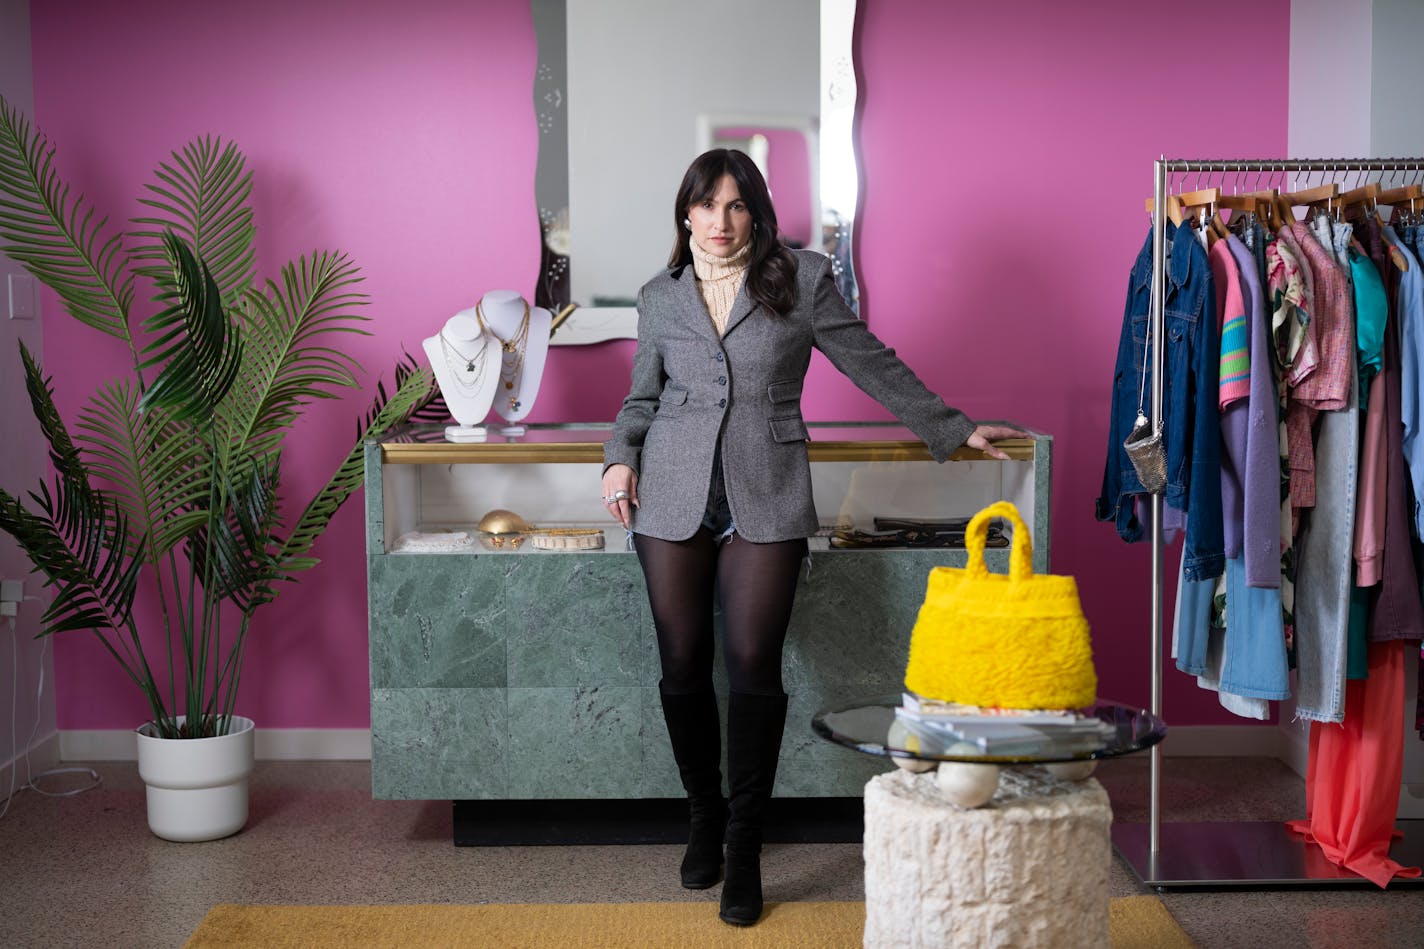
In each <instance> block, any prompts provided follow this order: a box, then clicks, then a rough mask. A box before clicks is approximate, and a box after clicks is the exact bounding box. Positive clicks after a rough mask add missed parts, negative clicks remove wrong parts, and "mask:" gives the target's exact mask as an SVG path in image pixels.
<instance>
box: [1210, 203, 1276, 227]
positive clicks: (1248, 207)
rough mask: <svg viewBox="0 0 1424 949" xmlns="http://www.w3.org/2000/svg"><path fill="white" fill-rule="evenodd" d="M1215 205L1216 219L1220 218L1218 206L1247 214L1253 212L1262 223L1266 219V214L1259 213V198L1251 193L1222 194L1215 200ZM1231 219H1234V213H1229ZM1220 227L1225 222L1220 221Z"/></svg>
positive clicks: (1224, 225)
mask: <svg viewBox="0 0 1424 949" xmlns="http://www.w3.org/2000/svg"><path fill="white" fill-rule="evenodd" d="M1216 206H1217V208H1218V211H1217V215H1216V218H1217V220H1218V221H1220V220H1221V212H1220V210H1219V209H1220V208H1230V209H1231V210H1233V211H1245V212H1246V213H1248V214H1254V215H1255V216H1256V218H1257V220H1259V221H1261V222H1262V223H1263V224H1265V223H1266V220H1267V219H1266V216H1265V215H1264V214H1262V213H1261V201H1260V199H1259V198H1257V197H1255V196H1253V195H1245V194H1224V195H1222V196H1221V197H1220V198H1219V199H1218V200H1217V202H1216ZM1231 220H1232V221H1235V220H1236V215H1234V214H1233V215H1231ZM1222 227H1224V228H1225V227H1226V224H1225V222H1222ZM1227 230H1228V231H1229V230H1230V228H1227Z"/></svg>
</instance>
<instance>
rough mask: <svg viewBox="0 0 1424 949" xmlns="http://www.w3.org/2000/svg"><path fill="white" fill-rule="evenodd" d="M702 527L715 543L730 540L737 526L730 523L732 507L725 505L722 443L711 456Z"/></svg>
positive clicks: (725, 488)
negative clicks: (710, 475)
mask: <svg viewBox="0 0 1424 949" xmlns="http://www.w3.org/2000/svg"><path fill="white" fill-rule="evenodd" d="M702 526H703V527H705V528H707V529H708V530H709V531H711V532H712V536H713V537H715V538H717V542H718V543H721V542H722V541H724V540H728V539H730V538H731V536H732V534H733V533H734V532H735V531H736V529H737V525H736V524H735V523H733V521H732V506H731V505H730V504H728V503H727V485H726V482H725V481H723V479H722V442H721V440H720V439H719V440H718V442H717V450H716V452H714V453H713V455H712V481H711V483H710V484H709V486H708V488H707V509H706V510H705V511H703V512H702Z"/></svg>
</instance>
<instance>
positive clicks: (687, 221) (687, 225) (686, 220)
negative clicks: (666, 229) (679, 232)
mask: <svg viewBox="0 0 1424 949" xmlns="http://www.w3.org/2000/svg"><path fill="white" fill-rule="evenodd" d="M682 226H683V227H685V228H687V229H688V230H689V231H690V230H692V218H687V217H685V218H683V219H682Z"/></svg>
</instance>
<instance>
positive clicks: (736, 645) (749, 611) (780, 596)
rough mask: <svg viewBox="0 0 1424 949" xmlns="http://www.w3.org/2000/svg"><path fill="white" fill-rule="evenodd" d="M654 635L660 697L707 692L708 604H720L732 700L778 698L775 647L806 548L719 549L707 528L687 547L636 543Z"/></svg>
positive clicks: (738, 541) (745, 545)
mask: <svg viewBox="0 0 1424 949" xmlns="http://www.w3.org/2000/svg"><path fill="white" fill-rule="evenodd" d="M633 544H634V547H635V548H636V549H637V551H638V562H639V563H641V564H642V566H643V576H644V577H645V578H646V579H647V583H648V601H649V603H650V604H651V606H652V610H653V625H654V627H655V628H656V629H657V634H658V653H659V655H660V656H661V657H662V671H663V680H662V689H663V691H665V692H684V693H686V692H701V691H703V690H708V689H711V688H712V655H713V644H712V639H713V636H712V597H713V591H714V589H715V590H716V591H717V593H718V595H719V596H720V599H721V603H722V627H723V644H722V645H723V652H724V653H725V656H726V662H727V676H728V679H729V680H730V684H731V687H732V690H733V691H735V692H756V693H760V694H763V695H780V694H781V692H782V688H781V646H782V643H783V642H784V641H785V639H786V625H787V623H789V622H790V620H791V604H792V602H793V601H794V600H795V597H796V580H797V577H798V575H799V573H800V570H801V559H802V558H803V557H804V556H805V555H806V541H804V540H800V539H797V540H787V541H779V542H776V543H771V544H753V543H751V542H750V541H747V540H744V539H743V538H742V537H741V536H739V535H736V534H733V535H732V537H731V538H730V539H729V540H726V541H723V542H722V543H720V544H719V543H717V541H716V540H715V539H714V538H713V536H712V533H711V532H710V531H708V530H707V529H706V528H705V527H703V528H698V530H697V533H696V534H694V535H693V536H692V537H690V538H689V539H687V540H682V541H668V540H658V539H657V538H655V537H644V536H643V535H641V534H636V535H634V539H633Z"/></svg>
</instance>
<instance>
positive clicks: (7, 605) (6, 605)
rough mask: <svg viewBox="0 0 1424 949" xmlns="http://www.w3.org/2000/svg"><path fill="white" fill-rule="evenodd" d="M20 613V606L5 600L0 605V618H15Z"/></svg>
mask: <svg viewBox="0 0 1424 949" xmlns="http://www.w3.org/2000/svg"><path fill="white" fill-rule="evenodd" d="M19 612H20V604H18V603H11V602H10V601H9V600H6V601H5V602H3V603H0V616H15V615H17V614H18V613H19Z"/></svg>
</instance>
